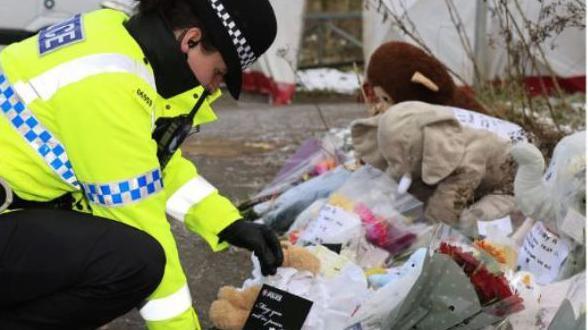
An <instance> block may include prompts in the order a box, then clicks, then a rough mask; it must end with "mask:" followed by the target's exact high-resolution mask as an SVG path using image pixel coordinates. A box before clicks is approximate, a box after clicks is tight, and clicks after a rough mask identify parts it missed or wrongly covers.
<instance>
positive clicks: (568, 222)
mask: <svg viewBox="0 0 588 330" xmlns="http://www.w3.org/2000/svg"><path fill="white" fill-rule="evenodd" d="M559 229H560V230H561V231H562V232H564V233H565V234H566V235H568V236H570V237H571V238H573V239H574V240H575V241H576V242H578V243H580V244H584V231H585V230H586V217H584V216H583V215H582V214H580V213H579V212H578V211H576V210H574V209H568V213H567V214H566V217H565V218H564V219H563V221H562V222H561V224H560V228H559Z"/></svg>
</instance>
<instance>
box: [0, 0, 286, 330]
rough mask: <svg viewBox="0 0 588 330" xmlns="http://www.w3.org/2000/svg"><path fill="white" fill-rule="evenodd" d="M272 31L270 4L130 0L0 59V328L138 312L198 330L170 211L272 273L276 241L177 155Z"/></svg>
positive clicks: (82, 322) (88, 324)
mask: <svg viewBox="0 0 588 330" xmlns="http://www.w3.org/2000/svg"><path fill="white" fill-rule="evenodd" d="M275 35H276V19H275V16H274V12H273V10H272V8H271V6H270V4H269V2H268V0H142V1H141V2H140V4H139V11H138V14H136V15H134V16H133V17H130V18H129V17H127V16H125V15H124V14H123V13H120V12H117V11H113V10H107V9H105V10H99V11H96V12H92V13H88V14H85V15H76V16H74V17H72V18H70V19H68V20H66V21H65V22H62V23H59V24H56V25H54V26H51V27H48V28H46V29H44V30H42V31H40V33H39V34H38V35H36V36H34V37H31V38H29V39H26V40H24V41H22V42H19V43H16V44H12V45H10V46H9V47H7V48H5V49H4V50H3V51H2V52H1V53H0V178H1V179H2V181H3V182H4V184H2V185H0V187H4V188H3V189H0V190H2V192H1V193H0V207H2V206H3V205H4V208H7V209H8V210H5V211H4V212H3V213H2V214H0V328H1V329H93V328H96V327H98V326H100V325H102V324H104V323H107V322H109V321H110V320H112V319H113V318H115V317H117V316H119V315H121V314H123V313H125V312H127V311H128V310H130V309H132V308H134V307H138V308H139V311H140V314H141V316H142V317H143V318H144V319H145V321H146V324H147V327H148V328H149V329H190V330H191V329H199V328H200V326H199V323H198V318H197V316H196V313H195V311H194V309H193V308H192V301H191V294H190V290H189V288H188V286H187V282H186V277H185V275H184V272H183V270H182V266H181V264H180V261H179V258H178V252H177V248H176V243H175V241H174V238H173V236H172V233H171V231H170V225H169V223H168V222H167V218H166V214H167V215H168V216H170V217H171V218H174V219H176V220H178V221H181V222H183V223H184V224H185V226H186V227H187V228H188V229H189V230H191V231H193V232H195V233H197V234H199V235H200V236H201V237H202V238H203V239H204V240H205V241H206V242H208V244H209V245H210V247H211V248H212V249H213V250H214V251H219V250H222V249H223V248H225V247H227V246H228V244H232V245H235V246H238V247H243V248H247V249H249V250H252V251H254V253H255V255H256V256H257V257H258V258H259V260H260V262H261V265H262V271H263V273H264V274H273V273H275V271H276V268H277V267H278V266H279V265H281V263H282V259H283V257H282V254H281V249H280V246H279V242H278V240H277V238H276V237H275V235H274V234H273V233H272V232H271V231H270V230H269V229H268V228H267V227H265V226H262V225H258V224H254V223H250V222H246V221H244V220H241V215H240V214H239V212H238V211H237V209H236V208H235V207H234V206H233V205H232V204H231V203H230V202H229V200H228V199H226V198H224V197H223V196H221V195H220V194H219V192H218V191H217V189H215V188H214V187H213V186H212V185H211V184H210V183H208V182H207V181H206V180H205V179H204V178H203V177H202V176H200V175H199V174H198V172H197V171H196V168H195V167H194V165H193V164H192V163H191V162H190V161H188V160H186V159H185V158H183V157H182V155H181V151H180V150H178V149H177V147H178V144H179V143H180V142H181V141H182V140H183V138H184V137H185V135H186V133H187V132H188V131H189V128H190V127H191V126H192V125H201V124H205V123H208V122H211V121H213V120H215V119H216V117H215V115H214V113H213V111H212V109H211V103H212V102H213V101H214V100H215V99H217V98H218V96H219V95H220V91H219V89H218V87H219V84H220V83H221V82H223V81H224V82H225V83H226V85H227V87H228V90H229V92H230V93H231V95H232V96H233V97H235V98H238V97H239V92H240V88H241V74H242V70H243V69H244V68H246V67H247V66H248V65H250V64H251V63H253V62H254V61H255V60H256V59H257V58H259V56H260V55H261V54H262V53H264V52H265V51H266V50H267V49H268V47H269V46H270V45H271V43H272V42H273V40H274V38H275ZM186 123H188V126H190V127H188V129H186V127H185V126H186ZM112 220H114V221H112ZM211 275H213V274H211Z"/></svg>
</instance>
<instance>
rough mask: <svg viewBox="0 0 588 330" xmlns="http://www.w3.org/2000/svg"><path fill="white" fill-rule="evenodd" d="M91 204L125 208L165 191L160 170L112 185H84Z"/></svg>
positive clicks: (112, 183)
mask: <svg viewBox="0 0 588 330" xmlns="http://www.w3.org/2000/svg"><path fill="white" fill-rule="evenodd" d="M82 186H83V187H84V192H85V194H86V197H87V198H88V200H89V201H90V202H91V203H94V204H99V205H103V206H107V207H116V206H123V205H127V204H131V203H135V202H138V201H140V200H143V199H145V198H147V197H149V196H151V195H154V194H156V193H158V192H159V191H161V189H163V180H162V178H161V171H160V170H159V168H157V169H154V170H151V171H148V172H146V173H144V174H141V175H139V176H137V177H134V178H130V179H128V180H124V181H117V182H111V183H82Z"/></svg>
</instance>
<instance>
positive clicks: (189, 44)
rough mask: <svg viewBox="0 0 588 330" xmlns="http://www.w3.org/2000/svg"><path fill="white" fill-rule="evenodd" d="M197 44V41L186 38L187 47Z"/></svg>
mask: <svg viewBox="0 0 588 330" xmlns="http://www.w3.org/2000/svg"><path fill="white" fill-rule="evenodd" d="M197 45H198V41H194V40H188V48H194V47H196V46H197Z"/></svg>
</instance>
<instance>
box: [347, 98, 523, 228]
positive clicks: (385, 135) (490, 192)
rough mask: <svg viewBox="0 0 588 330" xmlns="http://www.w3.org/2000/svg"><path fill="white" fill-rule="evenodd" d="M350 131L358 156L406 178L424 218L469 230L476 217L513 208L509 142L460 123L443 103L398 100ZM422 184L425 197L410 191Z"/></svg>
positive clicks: (488, 217) (496, 215)
mask: <svg viewBox="0 0 588 330" xmlns="http://www.w3.org/2000/svg"><path fill="white" fill-rule="evenodd" d="M351 134H352V138H353V145H354V148H355V151H356V153H357V154H358V156H359V158H360V159H362V160H364V161H365V162H367V163H369V164H371V165H373V166H375V167H377V168H380V169H381V170H384V171H386V172H387V173H388V174H389V176H390V177H392V178H394V179H396V180H397V181H398V180H400V179H401V178H403V177H405V178H410V179H411V180H412V183H413V184H412V186H411V189H410V190H409V192H411V193H413V194H415V195H417V197H421V199H422V200H423V201H424V202H425V203H426V209H425V216H426V217H427V218H428V219H430V220H433V221H442V222H445V223H448V224H451V225H458V221H459V224H460V225H461V226H462V228H463V229H464V230H468V232H469V233H471V234H475V226H476V221H477V220H481V221H484V220H494V219H497V218H501V217H504V216H505V215H508V214H509V213H510V212H512V211H513V209H514V197H513V194H512V190H513V188H512V183H513V180H514V173H515V169H516V166H515V163H514V161H513V160H512V158H511V157H510V150H511V147H512V146H511V142H510V141H509V140H507V139H505V138H501V137H499V136H498V135H496V134H493V133H490V132H488V131H484V130H478V129H473V128H470V127H465V126H462V125H460V123H459V121H458V120H457V119H456V118H455V116H454V114H453V112H452V111H451V109H450V108H448V107H444V106H437V105H431V104H427V103H423V102H403V103H400V104H396V105H394V106H392V107H390V108H389V109H388V110H387V111H385V112H384V113H382V114H379V115H377V116H374V117H370V118H366V119H359V120H356V121H354V122H353V123H352V128H351ZM400 181H401V180H400ZM408 181H410V180H408ZM423 187H425V188H428V189H429V191H430V192H431V194H429V195H428V196H426V197H425V198H423V197H422V196H423V195H422V194H421V195H420V194H419V193H415V190H419V189H422V188H423ZM419 195H420V196H419ZM471 230H473V232H472V231H471Z"/></svg>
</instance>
